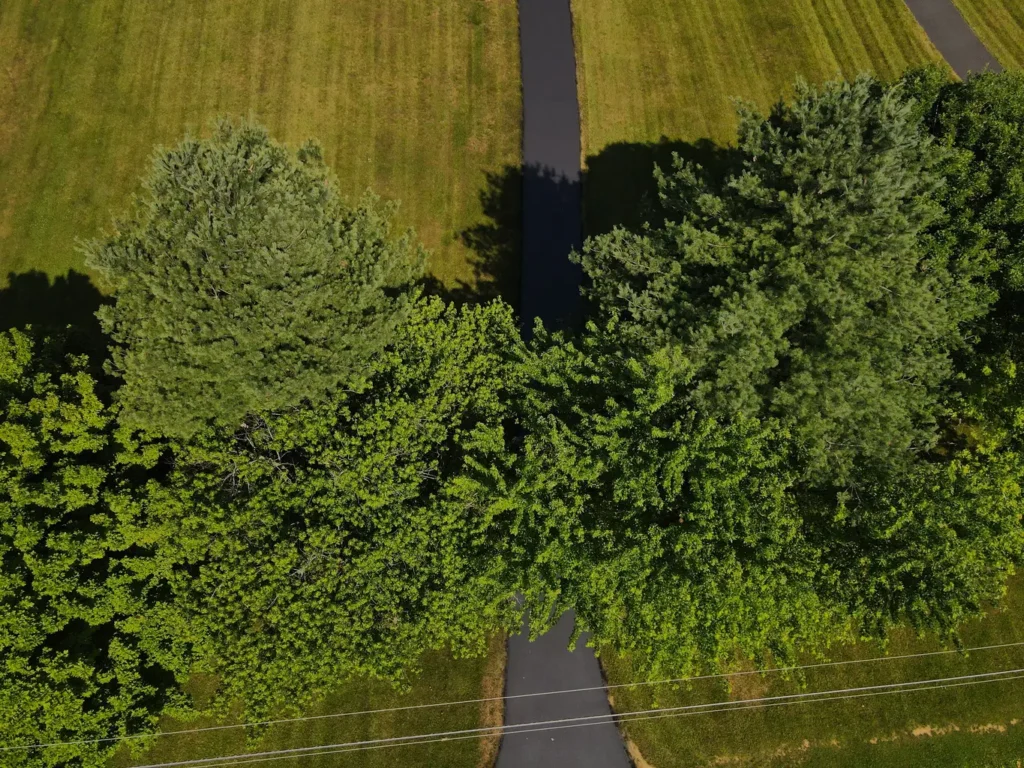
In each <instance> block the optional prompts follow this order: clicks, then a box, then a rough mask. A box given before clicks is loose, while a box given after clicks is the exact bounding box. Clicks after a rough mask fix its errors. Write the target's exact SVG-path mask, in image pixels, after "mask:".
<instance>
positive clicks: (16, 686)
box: [0, 331, 174, 768]
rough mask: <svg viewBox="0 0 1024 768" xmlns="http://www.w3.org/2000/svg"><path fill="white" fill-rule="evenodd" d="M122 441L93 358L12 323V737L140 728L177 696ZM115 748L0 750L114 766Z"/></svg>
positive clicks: (1, 698) (8, 476) (7, 405)
mask: <svg viewBox="0 0 1024 768" xmlns="http://www.w3.org/2000/svg"><path fill="white" fill-rule="evenodd" d="M115 452H116V446H115V443H114V441H113V439H112V434H111V417H110V413H109V412H108V410H107V409H106V408H105V407H104V406H103V404H102V402H101V401H100V399H99V398H98V397H97V395H96V391H95V382H94V381H93V379H92V378H91V377H90V376H89V374H88V373H87V372H86V370H85V361H84V359H81V358H76V357H68V358H65V357H63V356H62V355H61V354H60V352H59V349H57V348H56V347H55V346H54V345H49V346H47V347H44V348H41V349H40V348H37V347H36V346H35V345H34V344H33V342H32V340H31V339H30V338H29V337H28V336H26V335H24V334H22V333H19V332H18V331H9V332H4V333H3V334H2V335H0V718H2V720H3V724H4V725H3V737H2V739H0V746H16V745H21V744H33V743H46V742H51V741H64V740H67V739H76V740H77V739H90V738H93V739H95V738H105V737H109V736H115V735H118V734H122V733H124V732H125V731H127V730H138V729H140V728H143V727H145V726H148V725H149V724H151V723H152V722H153V720H154V713H155V712H156V711H159V708H160V707H161V706H162V705H163V704H164V703H166V702H167V700H168V698H169V697H170V698H172V699H173V697H174V693H173V690H174V689H173V686H172V685H171V683H173V679H172V678H169V676H168V675H167V674H166V673H165V672H164V671H162V670H160V669H158V668H157V667H155V666H154V665H153V664H152V662H151V660H149V659H148V658H147V657H146V656H145V654H144V653H142V652H141V651H140V649H139V643H138V638H137V633H138V631H139V629H140V624H141V620H140V616H141V615H142V612H143V611H144V608H145V605H146V589H145V588H144V587H145V585H144V584H143V583H142V581H141V580H140V578H139V576H138V574H137V573H136V572H135V570H134V568H133V565H132V561H133V558H131V557H129V556H128V553H129V550H130V549H131V548H132V547H133V545H135V544H137V543H139V540H138V539H137V538H136V536H135V533H136V531H137V527H136V506H135V505H134V504H133V503H132V500H131V496H130V494H128V493H127V492H126V491H125V490H124V489H122V488H121V487H120V486H121V485H122V483H121V481H120V480H119V479H118V476H117V472H116V468H115V467H114V466H113V463H114V461H113V457H114V455H115ZM107 746H108V745H105V744H100V745H96V744H80V745H71V746H67V747H62V748H59V749H50V750H46V751H45V752H38V751H35V750H29V751H15V752H10V753H4V754H3V761H2V762H3V764H4V765H5V766H11V768H15V767H16V766H37V765H39V766H42V765H47V766H57V765H60V766H102V765H104V764H105V755H106V754H107V753H108V751H109V750H108V749H107Z"/></svg>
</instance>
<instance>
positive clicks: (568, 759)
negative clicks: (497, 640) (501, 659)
mask: <svg viewBox="0 0 1024 768" xmlns="http://www.w3.org/2000/svg"><path fill="white" fill-rule="evenodd" d="M572 625H573V619H572V616H571V615H569V614H566V615H565V616H563V617H562V619H561V620H560V621H559V622H558V624H557V625H556V626H555V628H554V629H553V630H551V631H550V632H548V633H547V634H546V635H544V636H543V637H541V638H539V639H538V640H536V641H535V642H532V643H531V642H529V639H528V638H529V635H528V634H527V633H526V630H525V629H524V631H523V634H521V635H517V636H516V637H513V638H512V639H511V640H509V643H508V670H507V672H506V674H507V682H506V686H505V693H506V695H509V696H515V695H518V694H523V693H536V692H539V691H558V690H569V689H575V688H589V687H594V686H600V685H602V680H601V673H600V670H599V668H598V665H597V659H595V658H594V653H593V651H591V650H590V649H589V648H586V647H585V646H584V644H585V642H586V636H584V637H581V638H580V641H579V644H578V645H577V648H576V650H575V651H572V652H570V651H568V650H566V646H567V645H568V642H569V635H570V634H571V633H572ZM610 712H611V709H610V707H609V706H608V699H607V696H606V694H605V691H604V690H603V689H602V690H597V691H587V692H585V693H567V694H561V695H558V696H536V697H531V698H527V699H509V700H508V701H506V703H505V722H506V723H508V724H515V723H536V722H541V721H544V720H561V719H564V718H570V717H591V716H594V715H609V714H610ZM584 722H589V723H596V724H593V725H587V726H585V727H577V728H564V729H559V730H550V731H538V732H535V733H507V734H506V735H505V736H504V738H502V740H501V749H500V750H499V752H498V768H526V767H527V766H531V767H535V768H577V766H578V767H579V768H583V766H587V768H629V758H627V757H626V751H625V748H624V747H623V746H622V739H621V738H620V737H619V731H618V728H617V727H616V726H615V725H614V724H613V723H611V722H610V721H605V720H597V721H593V720H591V721H584ZM542 727H543V726H542Z"/></svg>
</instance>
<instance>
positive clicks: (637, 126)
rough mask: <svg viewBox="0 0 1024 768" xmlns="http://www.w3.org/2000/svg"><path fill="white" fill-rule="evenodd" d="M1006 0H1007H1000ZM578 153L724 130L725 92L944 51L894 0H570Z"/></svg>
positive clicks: (731, 130)
mask: <svg viewBox="0 0 1024 768" xmlns="http://www.w3.org/2000/svg"><path fill="white" fill-rule="evenodd" d="M1006 1H1007V2H1015V0H1006ZM572 7H573V18H574V24H575V35H576V51H577V68H578V81H579V86H580V106H581V119H582V123H583V133H584V142H583V144H584V155H587V156H589V155H595V154H597V153H598V152H600V151H601V150H602V149H603V148H604V147H606V146H607V145H609V144H612V143H615V142H653V141H658V140H659V139H660V138H661V137H667V138H669V139H673V140H683V141H696V140H698V139H704V138H709V139H712V140H715V141H718V142H728V141H730V140H732V139H734V136H735V126H736V121H735V116H734V108H733V104H732V101H731V99H732V98H733V97H740V98H743V99H746V100H748V101H752V102H754V103H756V104H757V105H759V106H760V107H762V108H767V107H768V106H769V105H770V104H771V103H772V102H774V101H775V100H777V99H779V98H780V97H783V96H786V95H788V94H790V93H791V91H792V85H793V82H794V79H795V78H796V77H797V76H798V75H799V76H802V77H804V78H806V79H808V80H810V81H822V80H827V79H830V78H834V77H836V76H838V75H843V76H847V77H850V76H855V75H857V74H858V73H860V72H862V71H871V72H875V73H877V74H879V75H882V76H886V77H889V76H893V75H897V74H899V73H900V72H902V71H904V70H905V69H906V68H907V67H909V66H913V65H918V64H924V63H928V62H939V61H941V58H940V56H939V54H938V52H937V51H936V50H935V48H934V47H933V46H932V45H931V43H930V42H929V41H928V39H927V37H926V36H925V34H924V32H923V31H922V30H921V28H920V27H919V26H918V24H917V22H916V21H915V20H914V18H913V16H912V15H911V13H910V11H909V10H908V9H907V7H906V6H905V5H904V3H903V2H902V0H715V1H714V2H708V1H707V0H572Z"/></svg>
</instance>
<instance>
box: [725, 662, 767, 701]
mask: <svg viewBox="0 0 1024 768" xmlns="http://www.w3.org/2000/svg"><path fill="white" fill-rule="evenodd" d="M743 666H744V667H746V669H743V668H741V669H738V670H736V672H737V673H738V674H734V675H732V676H730V677H729V698H730V699H731V700H733V701H744V700H747V699H760V698H762V697H764V696H766V695H767V694H768V687H769V684H768V680H767V678H766V677H765V676H764V675H760V674H756V673H754V672H753V665H751V664H749V663H746V664H744V665H743Z"/></svg>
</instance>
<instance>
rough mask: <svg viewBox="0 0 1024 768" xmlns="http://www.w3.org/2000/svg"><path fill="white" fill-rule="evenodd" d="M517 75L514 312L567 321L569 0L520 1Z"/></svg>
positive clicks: (574, 238)
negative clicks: (518, 233) (519, 229)
mask: <svg viewBox="0 0 1024 768" xmlns="http://www.w3.org/2000/svg"><path fill="white" fill-rule="evenodd" d="M519 40H520V49H521V55H522V75H523V165H524V171H523V270H522V285H521V294H520V301H519V303H520V313H521V315H522V318H523V322H524V323H525V324H526V326H527V328H529V327H532V326H533V318H534V317H540V318H542V319H543V320H544V322H545V324H546V325H552V324H556V323H558V322H571V320H572V319H573V318H574V316H575V314H576V312H577V309H578V307H579V282H580V271H579V268H578V267H576V266H575V265H573V264H571V263H570V262H569V258H568V256H569V252H570V251H571V250H572V249H574V248H579V246H580V242H581V240H582V221H581V217H582V210H581V203H582V196H581V194H580V114H579V104H578V102H577V100H576V56H575V53H574V50H573V39H572V16H571V14H570V12H569V0H519Z"/></svg>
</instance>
